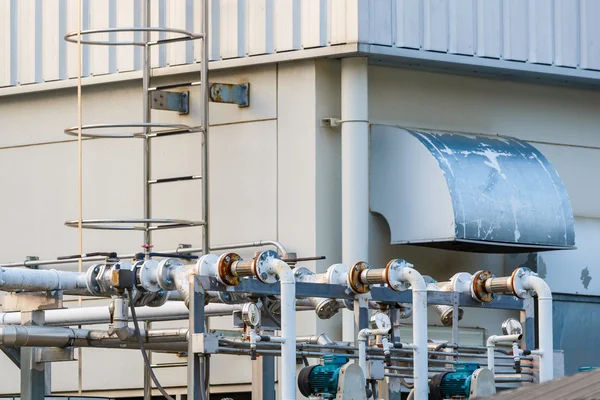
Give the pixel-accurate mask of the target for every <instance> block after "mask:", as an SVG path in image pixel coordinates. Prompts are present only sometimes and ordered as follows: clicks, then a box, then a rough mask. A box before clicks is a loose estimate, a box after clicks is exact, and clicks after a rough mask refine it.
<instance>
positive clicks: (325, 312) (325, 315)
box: [315, 299, 340, 319]
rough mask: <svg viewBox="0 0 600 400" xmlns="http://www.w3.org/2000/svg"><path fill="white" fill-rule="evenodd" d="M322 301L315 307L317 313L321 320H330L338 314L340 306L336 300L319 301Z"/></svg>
mask: <svg viewBox="0 0 600 400" xmlns="http://www.w3.org/2000/svg"><path fill="white" fill-rule="evenodd" d="M319 300H322V301H320V302H318V303H317V304H316V306H315V313H316V314H317V317H319V318H320V319H329V318H331V317H333V316H334V315H335V314H337V312H338V310H339V309H340V304H339V303H338V302H337V300H336V299H319Z"/></svg>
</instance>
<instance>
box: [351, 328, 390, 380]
mask: <svg viewBox="0 0 600 400" xmlns="http://www.w3.org/2000/svg"><path fill="white" fill-rule="evenodd" d="M388 333H390V331H389V329H361V330H360V331H358V338H357V341H358V366H359V367H361V368H362V370H363V376H364V377H365V382H364V385H366V384H367V381H366V379H367V340H369V337H370V336H378V335H387V334H388Z"/></svg>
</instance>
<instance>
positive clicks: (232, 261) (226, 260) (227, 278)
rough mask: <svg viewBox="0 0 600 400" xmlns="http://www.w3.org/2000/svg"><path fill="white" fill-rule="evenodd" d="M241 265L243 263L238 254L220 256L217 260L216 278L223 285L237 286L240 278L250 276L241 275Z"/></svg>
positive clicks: (242, 269)
mask: <svg viewBox="0 0 600 400" xmlns="http://www.w3.org/2000/svg"><path fill="white" fill-rule="evenodd" d="M241 264H243V261H242V257H240V256H239V254H236V253H225V254H222V255H221V256H220V257H219V259H218V260H217V277H218V278H219V280H220V281H221V282H222V283H223V284H225V285H228V286H236V285H239V284H240V277H241V276H250V275H246V274H244V273H243V272H244V268H243V267H242V265H241Z"/></svg>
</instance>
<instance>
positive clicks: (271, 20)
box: [265, 0, 279, 76]
mask: <svg viewBox="0 0 600 400" xmlns="http://www.w3.org/2000/svg"><path fill="white" fill-rule="evenodd" d="M273 1H274V0H265V24H266V27H265V54H271V53H273V52H274V48H275V41H274V36H275V4H274V2H273ZM277 70H278V71H279V66H278V67H277ZM277 76H279V72H278V73H277Z"/></svg>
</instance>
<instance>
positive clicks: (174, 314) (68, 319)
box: [0, 302, 242, 326]
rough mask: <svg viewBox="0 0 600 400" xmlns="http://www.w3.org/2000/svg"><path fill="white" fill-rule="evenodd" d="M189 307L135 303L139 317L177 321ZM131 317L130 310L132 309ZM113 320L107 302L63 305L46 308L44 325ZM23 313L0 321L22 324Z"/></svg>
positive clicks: (222, 307) (210, 311)
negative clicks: (55, 307) (76, 305)
mask: <svg viewBox="0 0 600 400" xmlns="http://www.w3.org/2000/svg"><path fill="white" fill-rule="evenodd" d="M241 309H242V305H241V304H233V305H229V304H218V303H210V304H208V305H206V306H205V307H204V314H205V315H206V316H209V317H210V316H221V315H231V314H232V313H233V312H234V311H236V310H241ZM189 314H190V311H189V310H188V308H187V307H186V306H185V304H183V303H182V302H168V303H166V304H164V305H162V306H160V307H136V315H137V318H138V320H140V321H174V320H182V319H188V318H189ZM129 320H131V311H129ZM108 322H110V312H109V309H108V306H104V307H84V308H64V309H59V310H47V311H45V312H44V325H50V326H70V325H93V324H107V323H108ZM20 324H21V313H20V312H10V313H0V325H20Z"/></svg>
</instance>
